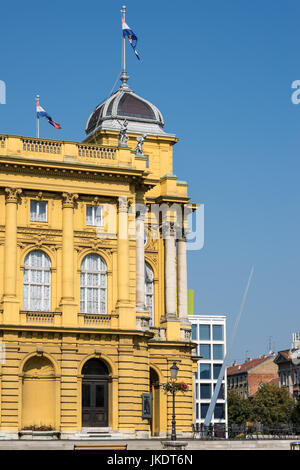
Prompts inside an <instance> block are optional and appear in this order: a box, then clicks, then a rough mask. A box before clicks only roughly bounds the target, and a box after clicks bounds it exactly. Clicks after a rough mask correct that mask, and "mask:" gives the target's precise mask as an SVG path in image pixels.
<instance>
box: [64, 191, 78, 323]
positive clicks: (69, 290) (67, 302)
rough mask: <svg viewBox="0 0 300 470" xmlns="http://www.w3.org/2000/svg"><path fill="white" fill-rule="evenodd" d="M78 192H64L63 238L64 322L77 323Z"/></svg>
mask: <svg viewBox="0 0 300 470" xmlns="http://www.w3.org/2000/svg"><path fill="white" fill-rule="evenodd" d="M77 199H78V194H71V193H63V194H62V213H63V239H62V297H61V301H60V308H61V309H62V315H63V324H64V325H66V326H71V325H76V324H77V311H76V307H77V304H76V303H75V299H74V221H73V217H74V214H73V212H74V207H75V204H76V201H77Z"/></svg>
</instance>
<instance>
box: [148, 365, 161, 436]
mask: <svg viewBox="0 0 300 470" xmlns="http://www.w3.org/2000/svg"><path fill="white" fill-rule="evenodd" d="M150 393H152V419H151V422H150V425H151V435H152V436H159V433H160V415H159V408H160V405H159V395H160V387H159V377H158V374H157V372H156V371H155V370H154V369H152V368H151V367H150Z"/></svg>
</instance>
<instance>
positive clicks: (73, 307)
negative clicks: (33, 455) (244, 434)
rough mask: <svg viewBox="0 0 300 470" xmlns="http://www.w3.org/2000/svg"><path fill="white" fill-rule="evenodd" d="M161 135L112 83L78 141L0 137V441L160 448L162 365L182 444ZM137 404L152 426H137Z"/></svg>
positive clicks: (189, 396)
mask: <svg viewBox="0 0 300 470" xmlns="http://www.w3.org/2000/svg"><path fill="white" fill-rule="evenodd" d="M125 120H126V126H127V127H126V129H127V131H125V133H127V137H128V139H127V142H125V143H124V141H123V142H120V137H119V132H120V128H121V127H122V124H123V123H124V121H125ZM163 124H164V123H163V118H162V116H161V113H160V112H159V111H158V110H157V108H155V106H153V105H151V103H149V102H147V101H145V100H143V99H142V98H140V97H138V96H137V95H135V94H134V93H133V92H132V90H130V88H129V87H128V85H127V79H124V77H123V80H122V85H121V87H120V89H119V90H118V91H117V92H116V93H115V94H114V95H113V96H112V97H110V98H109V99H108V100H107V101H105V102H104V103H102V104H101V105H100V106H98V107H97V108H96V109H95V111H94V112H93V114H92V115H91V117H90V118H89V121H88V124H87V129H86V132H87V137H86V139H85V141H84V142H81V143H77V142H67V141H57V140H44V139H38V138H29V137H20V136H13V135H2V136H0V257H1V258H0V259H1V263H0V298H1V310H0V340H1V344H2V350H3V354H2V356H3V357H2V360H1V364H0V399H1V408H0V423H1V426H0V437H1V436H2V437H4V438H5V437H15V438H17V437H18V436H19V437H20V436H21V437H22V436H26V433H27V434H28V433H29V434H30V433H31V434H33V435H34V433H35V432H39V431H43V430H44V431H45V430H48V431H49V432H50V433H51V432H52V433H53V435H58V434H60V435H61V437H66V438H68V437H69V438H72V437H74V436H77V437H80V436H85V435H87V434H88V433H91V432H92V431H94V432H98V433H100V434H101V433H105V434H106V435H110V436H112V437H113V436H119V437H121V436H125V437H148V436H151V435H152V436H154V435H156V436H158V435H160V436H166V435H167V433H169V432H170V430H171V413H172V403H171V396H168V395H166V394H165V393H164V392H163V391H162V388H161V387H160V384H161V383H162V382H166V381H168V380H169V379H170V370H169V369H170V366H171V365H172V363H173V361H174V360H175V361H178V365H179V369H180V370H179V380H184V381H185V382H187V383H188V384H189V386H190V390H189V391H188V392H187V393H185V394H182V393H181V394H178V397H177V401H176V403H177V408H176V415H177V432H178V435H182V436H184V435H188V434H189V433H191V430H192V429H191V428H192V422H193V390H192V380H193V361H192V356H191V350H192V348H193V343H192V340H191V326H190V323H189V321H188V318H187V267H186V241H185V238H184V233H183V231H182V227H183V226H184V224H185V217H183V218H182V219H181V220H179V219H180V217H178V207H179V208H180V209H181V210H182V209H183V208H184V207H185V206H186V205H187V204H188V202H189V197H188V195H187V184H186V183H185V182H181V181H179V180H178V179H177V177H176V176H174V175H173V161H172V160H173V155H172V150H173V145H174V144H175V143H176V142H177V138H176V137H175V136H174V135H171V134H167V133H165V132H164V131H163ZM123 128H124V126H123ZM145 134H146V137H145ZM141 135H143V136H144V140H143V147H141V145H140V147H139V152H136V151H135V150H136V146H137V142H139V140H137V138H139V137H140V136H141ZM141 149H142V152H143V153H142V154H141V153H140V152H141ZM175 203H176V208H175V209H174V207H175V206H174V204H175ZM154 206H155V208H156V209H157V208H158V210H153V208H154ZM162 207H163V210H162ZM190 207H191V210H192V209H193V205H191V206H190ZM164 234H165V236H164ZM149 392H150V393H152V399H153V413H152V419H149V418H143V415H142V394H143V393H149ZM102 435H104V434H102Z"/></svg>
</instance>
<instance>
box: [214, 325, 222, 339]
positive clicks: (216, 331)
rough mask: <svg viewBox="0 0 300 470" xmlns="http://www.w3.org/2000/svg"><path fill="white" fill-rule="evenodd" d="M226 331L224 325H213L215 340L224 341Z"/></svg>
mask: <svg viewBox="0 0 300 470" xmlns="http://www.w3.org/2000/svg"><path fill="white" fill-rule="evenodd" d="M223 339H224V333H223V326H222V325H213V340H215V341H223Z"/></svg>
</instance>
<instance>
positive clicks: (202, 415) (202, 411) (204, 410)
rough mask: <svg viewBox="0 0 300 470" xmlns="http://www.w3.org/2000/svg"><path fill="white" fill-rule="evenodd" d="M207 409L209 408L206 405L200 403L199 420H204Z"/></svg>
mask: <svg viewBox="0 0 300 470" xmlns="http://www.w3.org/2000/svg"><path fill="white" fill-rule="evenodd" d="M208 407H209V404H208V403H202V404H201V418H202V419H205V418H206V415H207V412H208Z"/></svg>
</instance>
